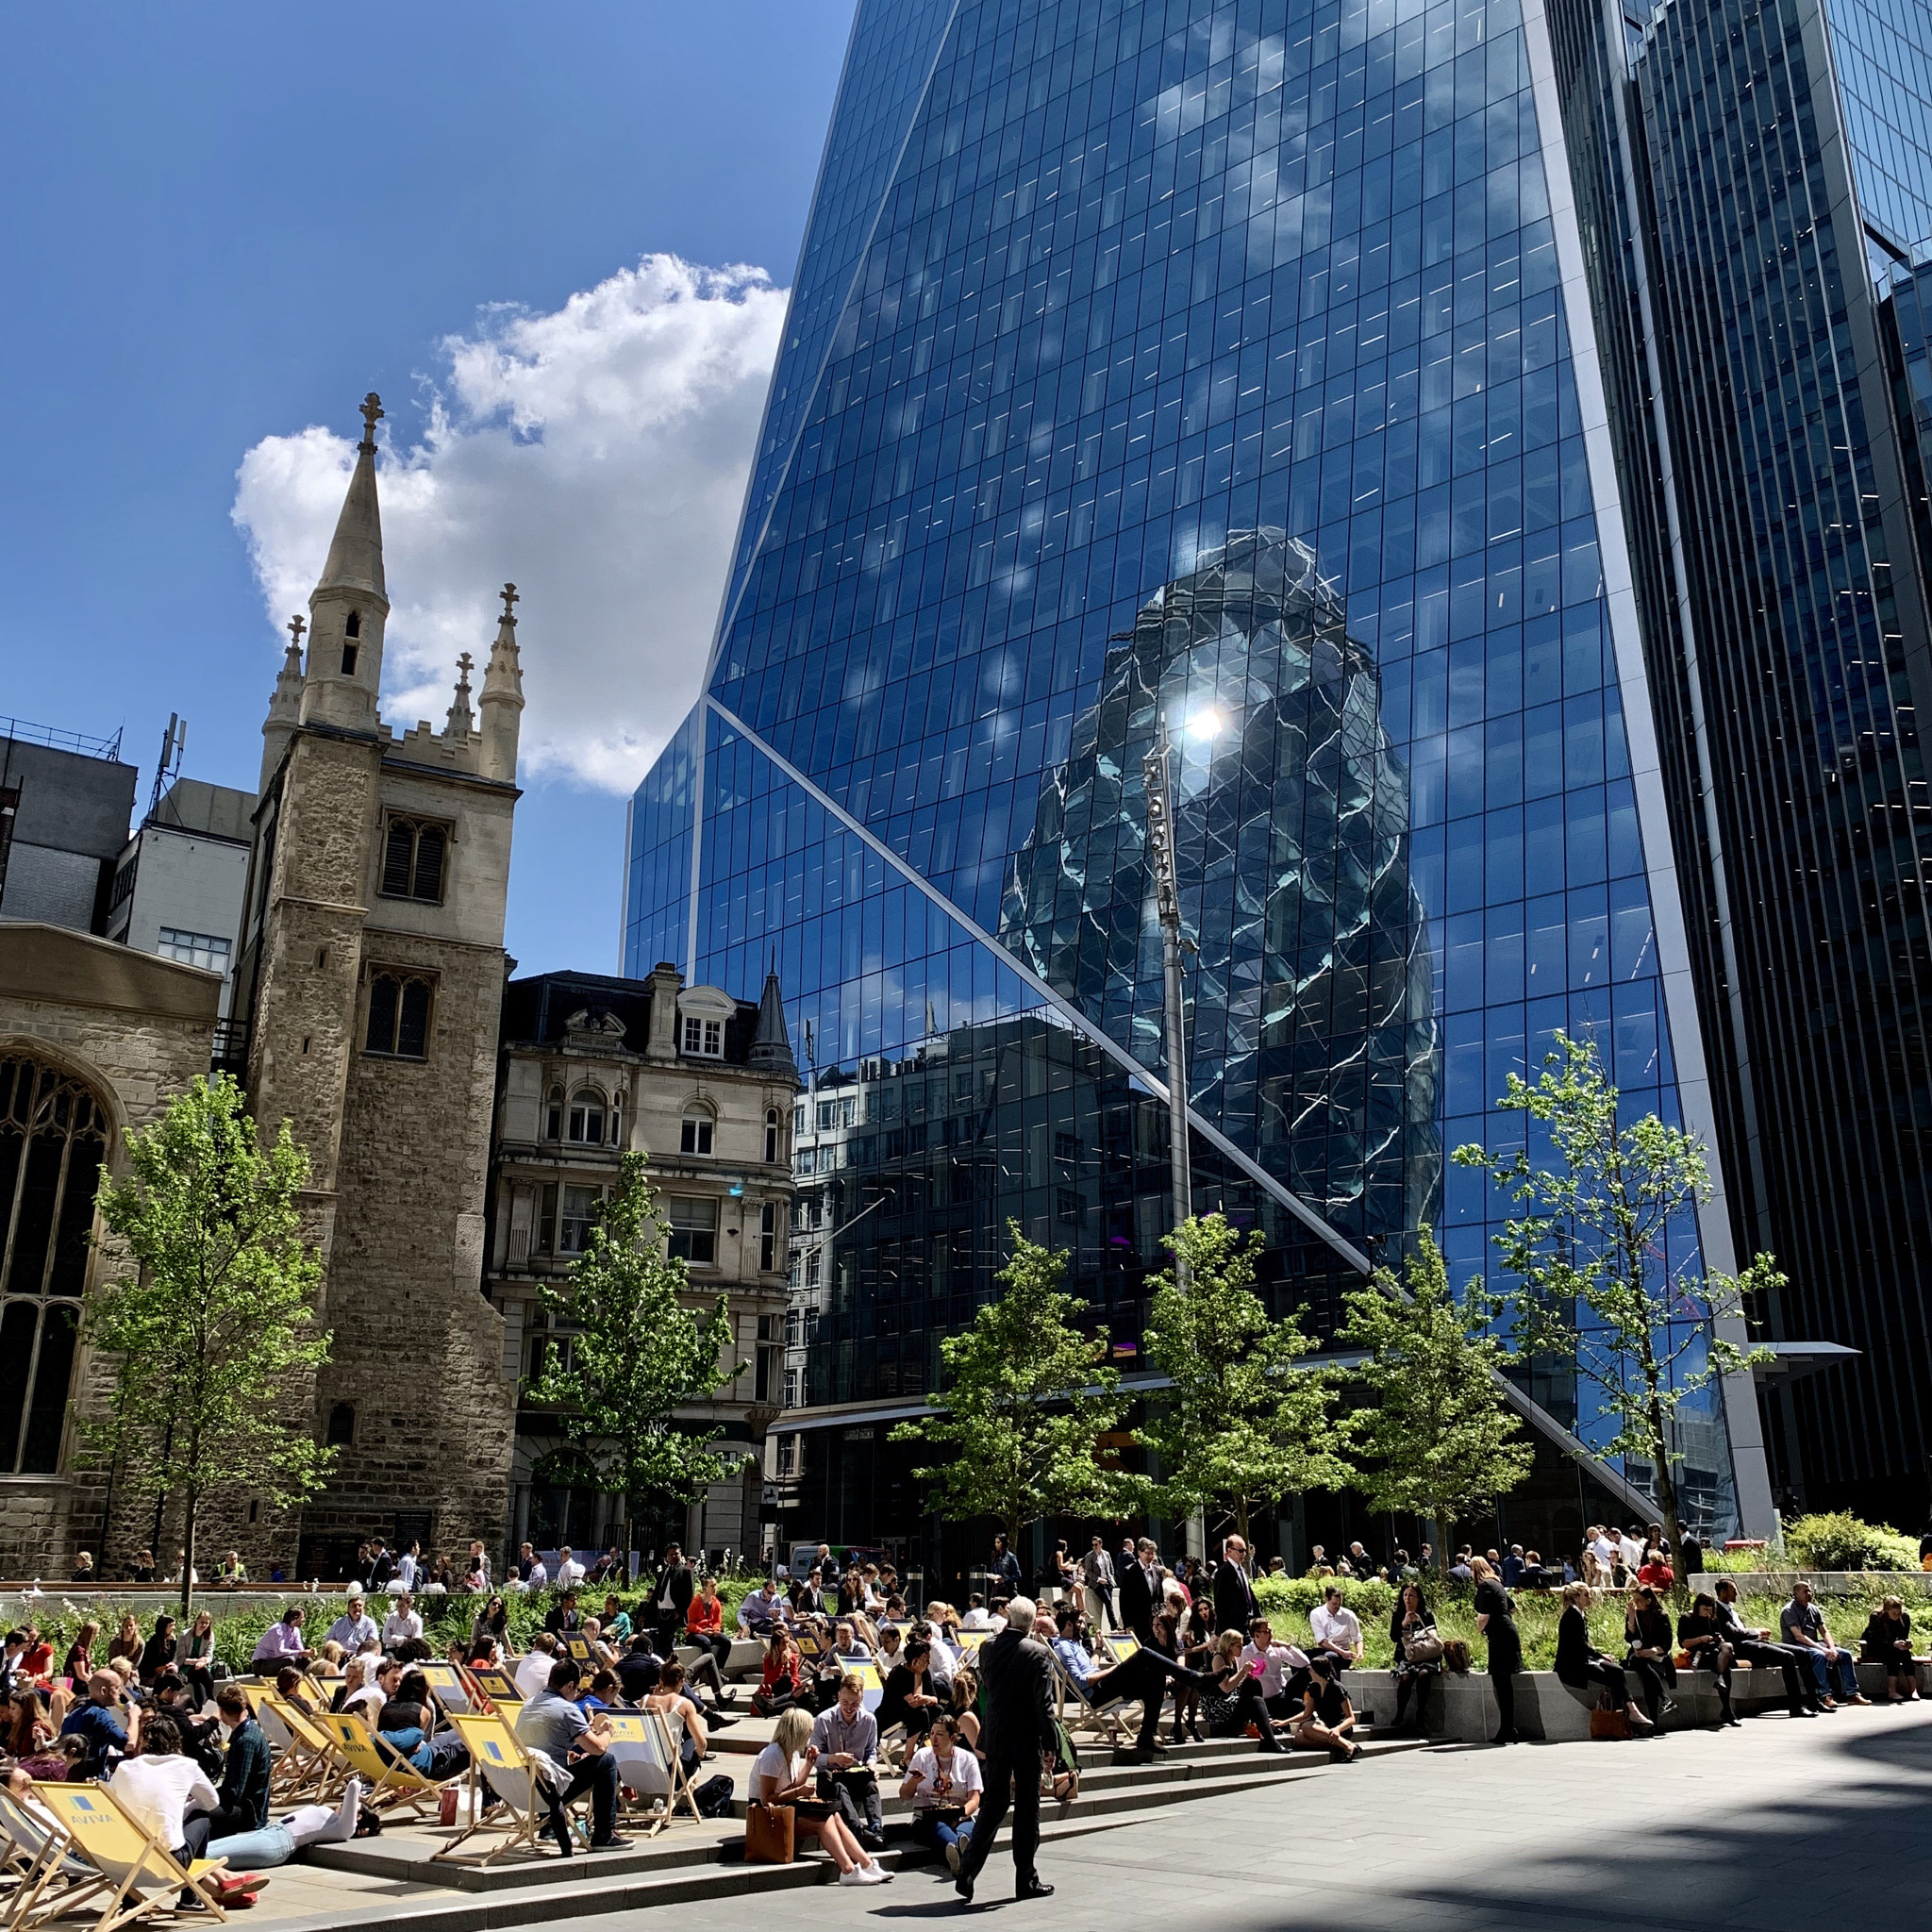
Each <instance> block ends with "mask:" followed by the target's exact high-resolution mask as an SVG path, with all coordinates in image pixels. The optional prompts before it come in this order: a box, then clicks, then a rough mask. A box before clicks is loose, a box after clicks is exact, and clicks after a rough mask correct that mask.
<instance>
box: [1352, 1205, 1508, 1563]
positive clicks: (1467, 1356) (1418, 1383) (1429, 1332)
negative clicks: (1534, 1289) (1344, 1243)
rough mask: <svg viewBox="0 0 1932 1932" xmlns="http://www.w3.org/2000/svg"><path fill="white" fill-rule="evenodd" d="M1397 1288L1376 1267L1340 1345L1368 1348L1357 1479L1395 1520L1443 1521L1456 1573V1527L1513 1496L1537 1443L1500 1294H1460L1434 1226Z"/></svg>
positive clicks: (1440, 1557) (1443, 1556)
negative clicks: (1515, 1407) (1516, 1384)
mask: <svg viewBox="0 0 1932 1932" xmlns="http://www.w3.org/2000/svg"><path fill="white" fill-rule="evenodd" d="M1403 1274H1404V1277H1405V1281H1404V1283H1403V1284H1398V1283H1397V1281H1396V1278H1395V1276H1394V1275H1393V1274H1391V1273H1390V1272H1389V1270H1388V1269H1386V1268H1381V1269H1377V1270H1376V1271H1375V1277H1374V1281H1373V1282H1371V1283H1370V1284H1369V1285H1368V1286H1367V1287H1365V1288H1358V1289H1356V1290H1354V1291H1352V1292H1351V1293H1350V1294H1349V1296H1348V1298H1347V1299H1348V1319H1347V1321H1346V1322H1345V1323H1344V1324H1343V1325H1342V1328H1341V1334H1340V1336H1339V1338H1338V1339H1339V1340H1341V1341H1345V1342H1347V1343H1348V1344H1349V1346H1350V1347H1352V1348H1359V1349H1362V1350H1363V1351H1365V1354H1366V1358H1365V1359H1364V1361H1363V1362H1362V1364H1361V1366H1360V1367H1359V1368H1358V1369H1357V1370H1356V1371H1355V1372H1354V1374H1353V1376H1352V1378H1351V1379H1352V1380H1354V1381H1355V1382H1356V1383H1357V1386H1358V1387H1360V1388H1361V1389H1362V1390H1363V1391H1364V1392H1365V1393H1366V1395H1367V1397H1368V1399H1367V1401H1366V1402H1365V1403H1364V1404H1363V1405H1362V1406H1361V1407H1358V1408H1357V1409H1355V1410H1353V1411H1352V1412H1351V1413H1350V1414H1349V1415H1347V1416H1345V1417H1344V1418H1343V1420H1342V1424H1341V1428H1342V1432H1343V1434H1344V1436H1345V1437H1346V1438H1347V1440H1348V1441H1350V1442H1351V1443H1352V1444H1353V1445H1354V1447H1355V1448H1356V1450H1357V1452H1359V1454H1360V1455H1361V1456H1362V1457H1366V1460H1365V1461H1361V1462H1357V1470H1356V1481H1357V1486H1358V1487H1359V1488H1360V1490H1361V1491H1362V1493H1363V1494H1364V1495H1366V1496H1367V1497H1368V1499H1369V1503H1370V1506H1371V1507H1373V1508H1374V1509H1376V1510H1379V1511H1381V1512H1382V1513H1383V1514H1385V1515H1396V1514H1402V1515H1406V1516H1424V1517H1427V1518H1429V1519H1430V1520H1431V1521H1432V1522H1433V1523H1434V1524H1435V1525H1436V1560H1437V1565H1438V1568H1439V1569H1440V1570H1441V1572H1442V1573H1443V1574H1444V1576H1445V1577H1446V1575H1447V1573H1448V1569H1449V1530H1450V1525H1451V1524H1454V1523H1455V1522H1456V1521H1457V1518H1458V1517H1463V1516H1472V1515H1474V1514H1476V1513H1477V1512H1479V1511H1480V1510H1482V1509H1484V1508H1486V1507H1489V1506H1490V1505H1491V1504H1493V1503H1494V1502H1495V1500H1496V1498H1497V1497H1498V1496H1505V1495H1507V1494H1508V1492H1509V1491H1511V1490H1513V1489H1514V1488H1515V1487H1516V1486H1517V1484H1519V1483H1520V1482H1522V1480H1523V1479H1524V1476H1526V1475H1527V1474H1529V1470H1530V1465H1531V1463H1532V1462H1533V1461H1534V1460H1535V1453H1534V1451H1533V1450H1532V1449H1531V1447H1530V1445H1529V1444H1528V1443H1527V1442H1525V1441H1519V1440H1518V1438H1519V1437H1520V1436H1521V1435H1522V1432H1523V1425H1522V1424H1521V1423H1520V1422H1519V1421H1518V1419H1517V1418H1516V1416H1515V1415H1514V1414H1513V1413H1512V1412H1511V1410H1510V1408H1509V1407H1508V1405H1507V1403H1506V1402H1505V1401H1504V1399H1503V1394H1502V1391H1501V1390H1500V1389H1499V1388H1498V1386H1497V1373H1498V1371H1499V1370H1500V1369H1501V1368H1502V1367H1503V1365H1504V1364H1505V1363H1506V1362H1508V1361H1510V1360H1512V1359H1513V1357H1511V1355H1510V1354H1509V1352H1508V1351H1507V1349H1506V1348H1505V1347H1504V1346H1503V1344H1502V1343H1501V1342H1500V1341H1498V1340H1497V1339H1496V1338H1495V1337H1494V1336H1493V1335H1491V1334H1489V1333H1488V1332H1486V1331H1487V1330H1488V1328H1489V1326H1490V1324H1491V1322H1492V1321H1493V1319H1494V1317H1495V1314H1496V1312H1497V1309H1496V1304H1495V1302H1494V1300H1493V1299H1492V1298H1491V1297H1490V1296H1488V1295H1485V1294H1484V1293H1483V1292H1482V1291H1481V1289H1480V1287H1479V1286H1477V1285H1475V1284H1472V1285H1471V1288H1470V1291H1469V1292H1468V1293H1467V1295H1466V1296H1465V1297H1464V1298H1463V1299H1462V1300H1461V1301H1457V1298H1456V1295H1455V1294H1454V1293H1453V1292H1452V1291H1451V1290H1450V1287H1449V1274H1448V1270H1447V1269H1446V1268H1445V1267H1444V1265H1443V1262H1442V1255H1441V1250H1440V1249H1439V1248H1438V1247H1437V1246H1436V1243H1435V1241H1434V1239H1433V1237H1432V1236H1431V1235H1430V1233H1429V1230H1428V1229H1427V1228H1426V1227H1424V1228H1423V1229H1422V1230H1421V1231H1420V1234H1419V1237H1418V1239H1417V1242H1416V1247H1415V1250H1414V1252H1413V1253H1411V1254H1410V1255H1409V1256H1408V1257H1407V1261H1406V1262H1405V1264H1404V1268H1403Z"/></svg>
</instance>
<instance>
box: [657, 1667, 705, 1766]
mask: <svg viewBox="0 0 1932 1932" xmlns="http://www.w3.org/2000/svg"><path fill="white" fill-rule="evenodd" d="M644 1708H645V1709H646V1710H655V1711H656V1712H657V1713H658V1716H659V1717H661V1718H662V1719H663V1720H664V1722H665V1723H666V1724H668V1725H669V1726H670V1727H671V1735H672V1736H673V1737H674V1738H675V1740H677V1755H678V1757H679V1758H680V1759H681V1760H682V1762H683V1765H684V1769H685V1773H686V1774H687V1775H689V1774H691V1772H692V1771H694V1770H696V1768H697V1764H698V1760H699V1759H700V1758H701V1757H703V1756H704V1755H705V1753H706V1752H707V1751H708V1749H709V1748H710V1742H711V1736H710V1733H709V1732H708V1730H706V1728H705V1719H704V1713H703V1712H702V1711H700V1710H699V1709H698V1707H697V1706H696V1705H695V1704H693V1703H692V1702H691V1699H690V1698H689V1697H687V1696H686V1695H685V1694H684V1666H683V1665H682V1664H681V1663H679V1662H678V1660H677V1659H676V1658H675V1657H666V1658H665V1659H664V1669H663V1673H662V1674H661V1675H659V1677H658V1688H657V1689H656V1690H655V1691H650V1692H649V1693H648V1694H647V1695H646V1696H645V1698H644Z"/></svg>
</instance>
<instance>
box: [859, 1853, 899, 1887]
mask: <svg viewBox="0 0 1932 1932" xmlns="http://www.w3.org/2000/svg"><path fill="white" fill-rule="evenodd" d="M858 1869H859V1871H860V1872H861V1873H862V1874H864V1878H865V1883H866V1884H868V1885H890V1884H891V1881H892V1874H891V1873H890V1872H888V1871H887V1870H886V1868H885V1867H884V1866H883V1865H881V1864H880V1863H879V1861H878V1860H877V1859H876V1858H874V1860H873V1861H872V1863H871V1864H870V1865H861V1866H860V1867H859V1868H858Z"/></svg>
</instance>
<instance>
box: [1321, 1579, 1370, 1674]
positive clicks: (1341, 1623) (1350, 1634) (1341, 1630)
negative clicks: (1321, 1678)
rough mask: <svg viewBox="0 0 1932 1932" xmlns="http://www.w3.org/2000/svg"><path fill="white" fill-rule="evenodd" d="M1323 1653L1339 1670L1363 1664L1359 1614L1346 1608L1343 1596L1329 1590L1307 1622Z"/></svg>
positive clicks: (1338, 1592) (1339, 1592)
mask: <svg viewBox="0 0 1932 1932" xmlns="http://www.w3.org/2000/svg"><path fill="white" fill-rule="evenodd" d="M1308 1627H1309V1629H1311V1630H1312V1631H1313V1632H1314V1633H1315V1642H1316V1644H1317V1645H1318V1646H1319V1648H1320V1650H1321V1651H1322V1652H1323V1653H1324V1655H1325V1656H1328V1657H1333V1658H1334V1659H1335V1664H1336V1668H1337V1669H1338V1670H1346V1669H1348V1667H1349V1666H1350V1665H1351V1664H1358V1663H1360V1662H1361V1660H1362V1626H1361V1620H1360V1618H1358V1617H1357V1615H1356V1613H1355V1612H1354V1611H1353V1610H1351V1609H1348V1608H1346V1607H1344V1606H1343V1604H1342V1601H1341V1591H1339V1590H1333V1589H1331V1590H1329V1591H1327V1592H1326V1593H1325V1595H1324V1597H1323V1600H1322V1601H1321V1602H1320V1603H1319V1604H1317V1605H1316V1606H1315V1608H1314V1611H1313V1613H1312V1614H1311V1615H1310V1616H1309V1618H1308Z"/></svg>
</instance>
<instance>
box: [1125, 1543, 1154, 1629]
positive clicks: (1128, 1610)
mask: <svg viewBox="0 0 1932 1932" xmlns="http://www.w3.org/2000/svg"><path fill="white" fill-rule="evenodd" d="M1160 1588H1161V1579H1160V1557H1159V1553H1158V1551H1157V1550H1156V1549H1155V1547H1154V1539H1153V1538H1152V1537H1145V1536H1143V1537H1142V1538H1141V1541H1139V1543H1137V1544H1136V1545H1135V1547H1134V1560H1133V1561H1132V1562H1131V1563H1129V1564H1127V1565H1126V1566H1125V1568H1124V1570H1123V1572H1122V1574H1121V1578H1120V1605H1121V1622H1122V1623H1123V1624H1125V1625H1126V1626H1127V1628H1128V1629H1129V1630H1131V1631H1132V1632H1133V1633H1134V1635H1135V1636H1136V1637H1138V1638H1139V1639H1140V1640H1141V1642H1142V1643H1152V1642H1153V1641H1154V1613H1155V1611H1156V1610H1158V1608H1159V1607H1160Z"/></svg>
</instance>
